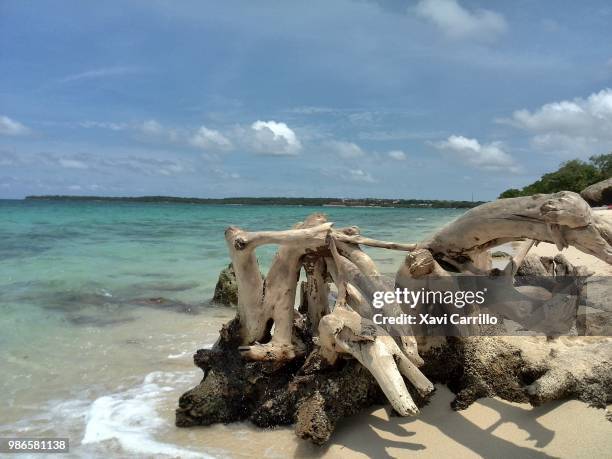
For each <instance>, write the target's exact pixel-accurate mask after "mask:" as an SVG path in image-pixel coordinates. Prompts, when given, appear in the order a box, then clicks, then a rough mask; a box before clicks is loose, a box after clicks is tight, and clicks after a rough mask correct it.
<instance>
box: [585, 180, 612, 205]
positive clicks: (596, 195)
mask: <svg viewBox="0 0 612 459" xmlns="http://www.w3.org/2000/svg"><path fill="white" fill-rule="evenodd" d="M580 196H582V197H583V198H584V200H585V201H587V202H588V203H589V204H591V205H592V206H606V205H608V204H612V177H610V178H609V179H606V180H603V181H601V182H597V183H595V184H593V185H591V186H588V187H586V188H585V189H584V190H582V191H581V192H580Z"/></svg>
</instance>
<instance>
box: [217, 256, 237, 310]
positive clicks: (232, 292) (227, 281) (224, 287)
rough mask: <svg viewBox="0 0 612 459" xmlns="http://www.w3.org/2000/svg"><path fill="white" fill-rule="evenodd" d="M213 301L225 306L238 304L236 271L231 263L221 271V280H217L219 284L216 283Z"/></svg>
mask: <svg viewBox="0 0 612 459" xmlns="http://www.w3.org/2000/svg"><path fill="white" fill-rule="evenodd" d="M213 302H215V303H218V304H224V305H225V306H231V305H236V304H238V285H237V284H236V273H235V272H234V267H233V266H232V264H231V263H230V264H229V265H228V267H227V268H225V269H223V270H222V271H221V272H220V273H219V280H217V285H215V294H214V295H213Z"/></svg>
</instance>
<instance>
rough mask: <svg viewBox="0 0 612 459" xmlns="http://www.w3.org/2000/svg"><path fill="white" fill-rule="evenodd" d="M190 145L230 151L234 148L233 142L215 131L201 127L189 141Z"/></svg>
mask: <svg viewBox="0 0 612 459" xmlns="http://www.w3.org/2000/svg"><path fill="white" fill-rule="evenodd" d="M189 143H190V144H191V145H193V146H194V147H198V148H202V149H204V150H206V149H209V148H210V149H221V150H228V149H230V148H232V142H231V141H230V140H229V139H228V138H227V137H225V136H224V135H223V134H221V133H220V132H219V131H216V130H214V129H208V128H207V127H205V126H201V127H200V128H199V129H198V130H197V131H196V132H195V133H194V134H193V135H192V136H191V138H190V139H189Z"/></svg>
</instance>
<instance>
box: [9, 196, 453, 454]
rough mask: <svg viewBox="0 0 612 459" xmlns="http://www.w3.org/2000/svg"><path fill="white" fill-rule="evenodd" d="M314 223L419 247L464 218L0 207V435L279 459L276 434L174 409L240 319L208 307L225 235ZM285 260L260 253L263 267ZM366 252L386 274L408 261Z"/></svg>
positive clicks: (397, 212) (223, 257)
mask: <svg viewBox="0 0 612 459" xmlns="http://www.w3.org/2000/svg"><path fill="white" fill-rule="evenodd" d="M313 212H324V213H326V214H327V215H328V218H329V220H330V221H333V222H335V225H336V226H350V225H357V226H359V227H360V228H361V230H362V233H363V234H364V235H367V236H370V237H373V238H377V239H386V240H394V241H398V242H416V241H418V240H421V239H423V238H424V237H426V236H427V235H428V234H430V233H431V232H433V231H434V230H435V229H437V228H439V227H440V226H442V225H443V224H445V223H447V222H449V221H451V220H452V219H454V218H456V217H457V216H458V215H460V214H461V213H462V212H463V210H457V209H387V208H342V207H328V208H320V207H317V208H308V207H297V206H296V207H261V206H207V205H189V204H140V203H108V202H35V201H0V311H1V313H2V316H1V319H0V391H1V392H2V409H1V410H0V437H8V436H47V437H54V436H57V437H69V438H70V442H71V455H72V456H73V457H88V458H90V457H108V456H109V455H111V454H114V455H119V456H121V457H151V456H154V457H238V456H241V455H243V454H247V453H249V452H250V453H251V454H253V455H260V454H261V453H262V451H266V454H267V455H269V456H274V455H275V454H281V455H282V453H283V452H282V451H273V450H270V449H269V448H270V447H269V439H268V437H267V435H268V433H266V432H260V431H258V430H255V429H253V428H252V427H250V426H248V425H246V424H235V425H231V426H213V427H209V428H198V429H177V428H175V427H174V425H173V411H174V408H175V407H176V403H177V400H178V396H179V395H180V394H181V393H182V392H184V391H185V390H187V389H188V388H190V387H192V386H193V385H195V384H196V383H197V382H198V380H199V379H200V378H201V376H202V375H201V372H200V371H199V370H198V369H196V368H195V367H193V365H192V361H191V356H192V354H193V352H194V351H195V350H196V349H198V348H201V347H205V346H210V345H211V344H212V343H213V342H214V340H215V339H216V336H217V331H218V329H219V328H220V326H221V324H223V323H224V322H226V321H227V320H229V319H230V318H232V317H233V315H234V311H233V309H231V308H227V307H222V306H216V305H213V304H211V302H210V299H211V298H212V294H213V290H214V285H215V282H216V279H217V276H218V273H219V271H220V270H221V269H222V268H223V267H225V266H226V265H227V264H228V263H229V258H228V256H227V251H226V247H225V241H224V238H223V232H224V229H225V228H226V227H227V226H229V225H236V226H240V227H243V228H246V229H249V230H273V229H286V228H289V227H291V226H292V225H293V224H295V223H296V222H298V221H301V220H303V219H304V218H305V217H306V216H307V215H309V214H310V213H313ZM274 250H275V249H274V247H263V248H261V249H258V252H257V253H258V258H259V260H260V264H261V266H262V268H263V269H266V267H267V266H269V263H270V260H271V258H272V256H273V254H274ZM368 252H369V253H370V255H371V256H372V257H373V258H374V260H375V261H377V262H378V263H379V264H380V266H381V270H382V271H383V272H387V273H393V272H394V271H395V270H396V269H397V267H398V266H399V264H400V263H401V261H402V257H403V255H402V254H401V253H398V252H391V251H385V250H381V249H371V250H368ZM219 438H226V439H227V441H219V440H218V439H219ZM247 438H248V440H247ZM228 444H231V445H233V446H232V447H229V446H228ZM237 445H238V446H237ZM238 447H239V449H237V448H238ZM237 451H243V452H244V453H238V452H237ZM36 457H40V456H39V455H38V456H36Z"/></svg>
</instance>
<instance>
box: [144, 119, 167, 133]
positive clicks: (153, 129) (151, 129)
mask: <svg viewBox="0 0 612 459" xmlns="http://www.w3.org/2000/svg"><path fill="white" fill-rule="evenodd" d="M140 130H141V131H142V132H144V133H145V134H151V135H160V134H163V133H164V132H165V131H166V129H165V128H164V127H163V126H162V125H161V124H159V123H158V122H157V121H155V120H147V121H145V122H143V123H142V124H141V125H140Z"/></svg>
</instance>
